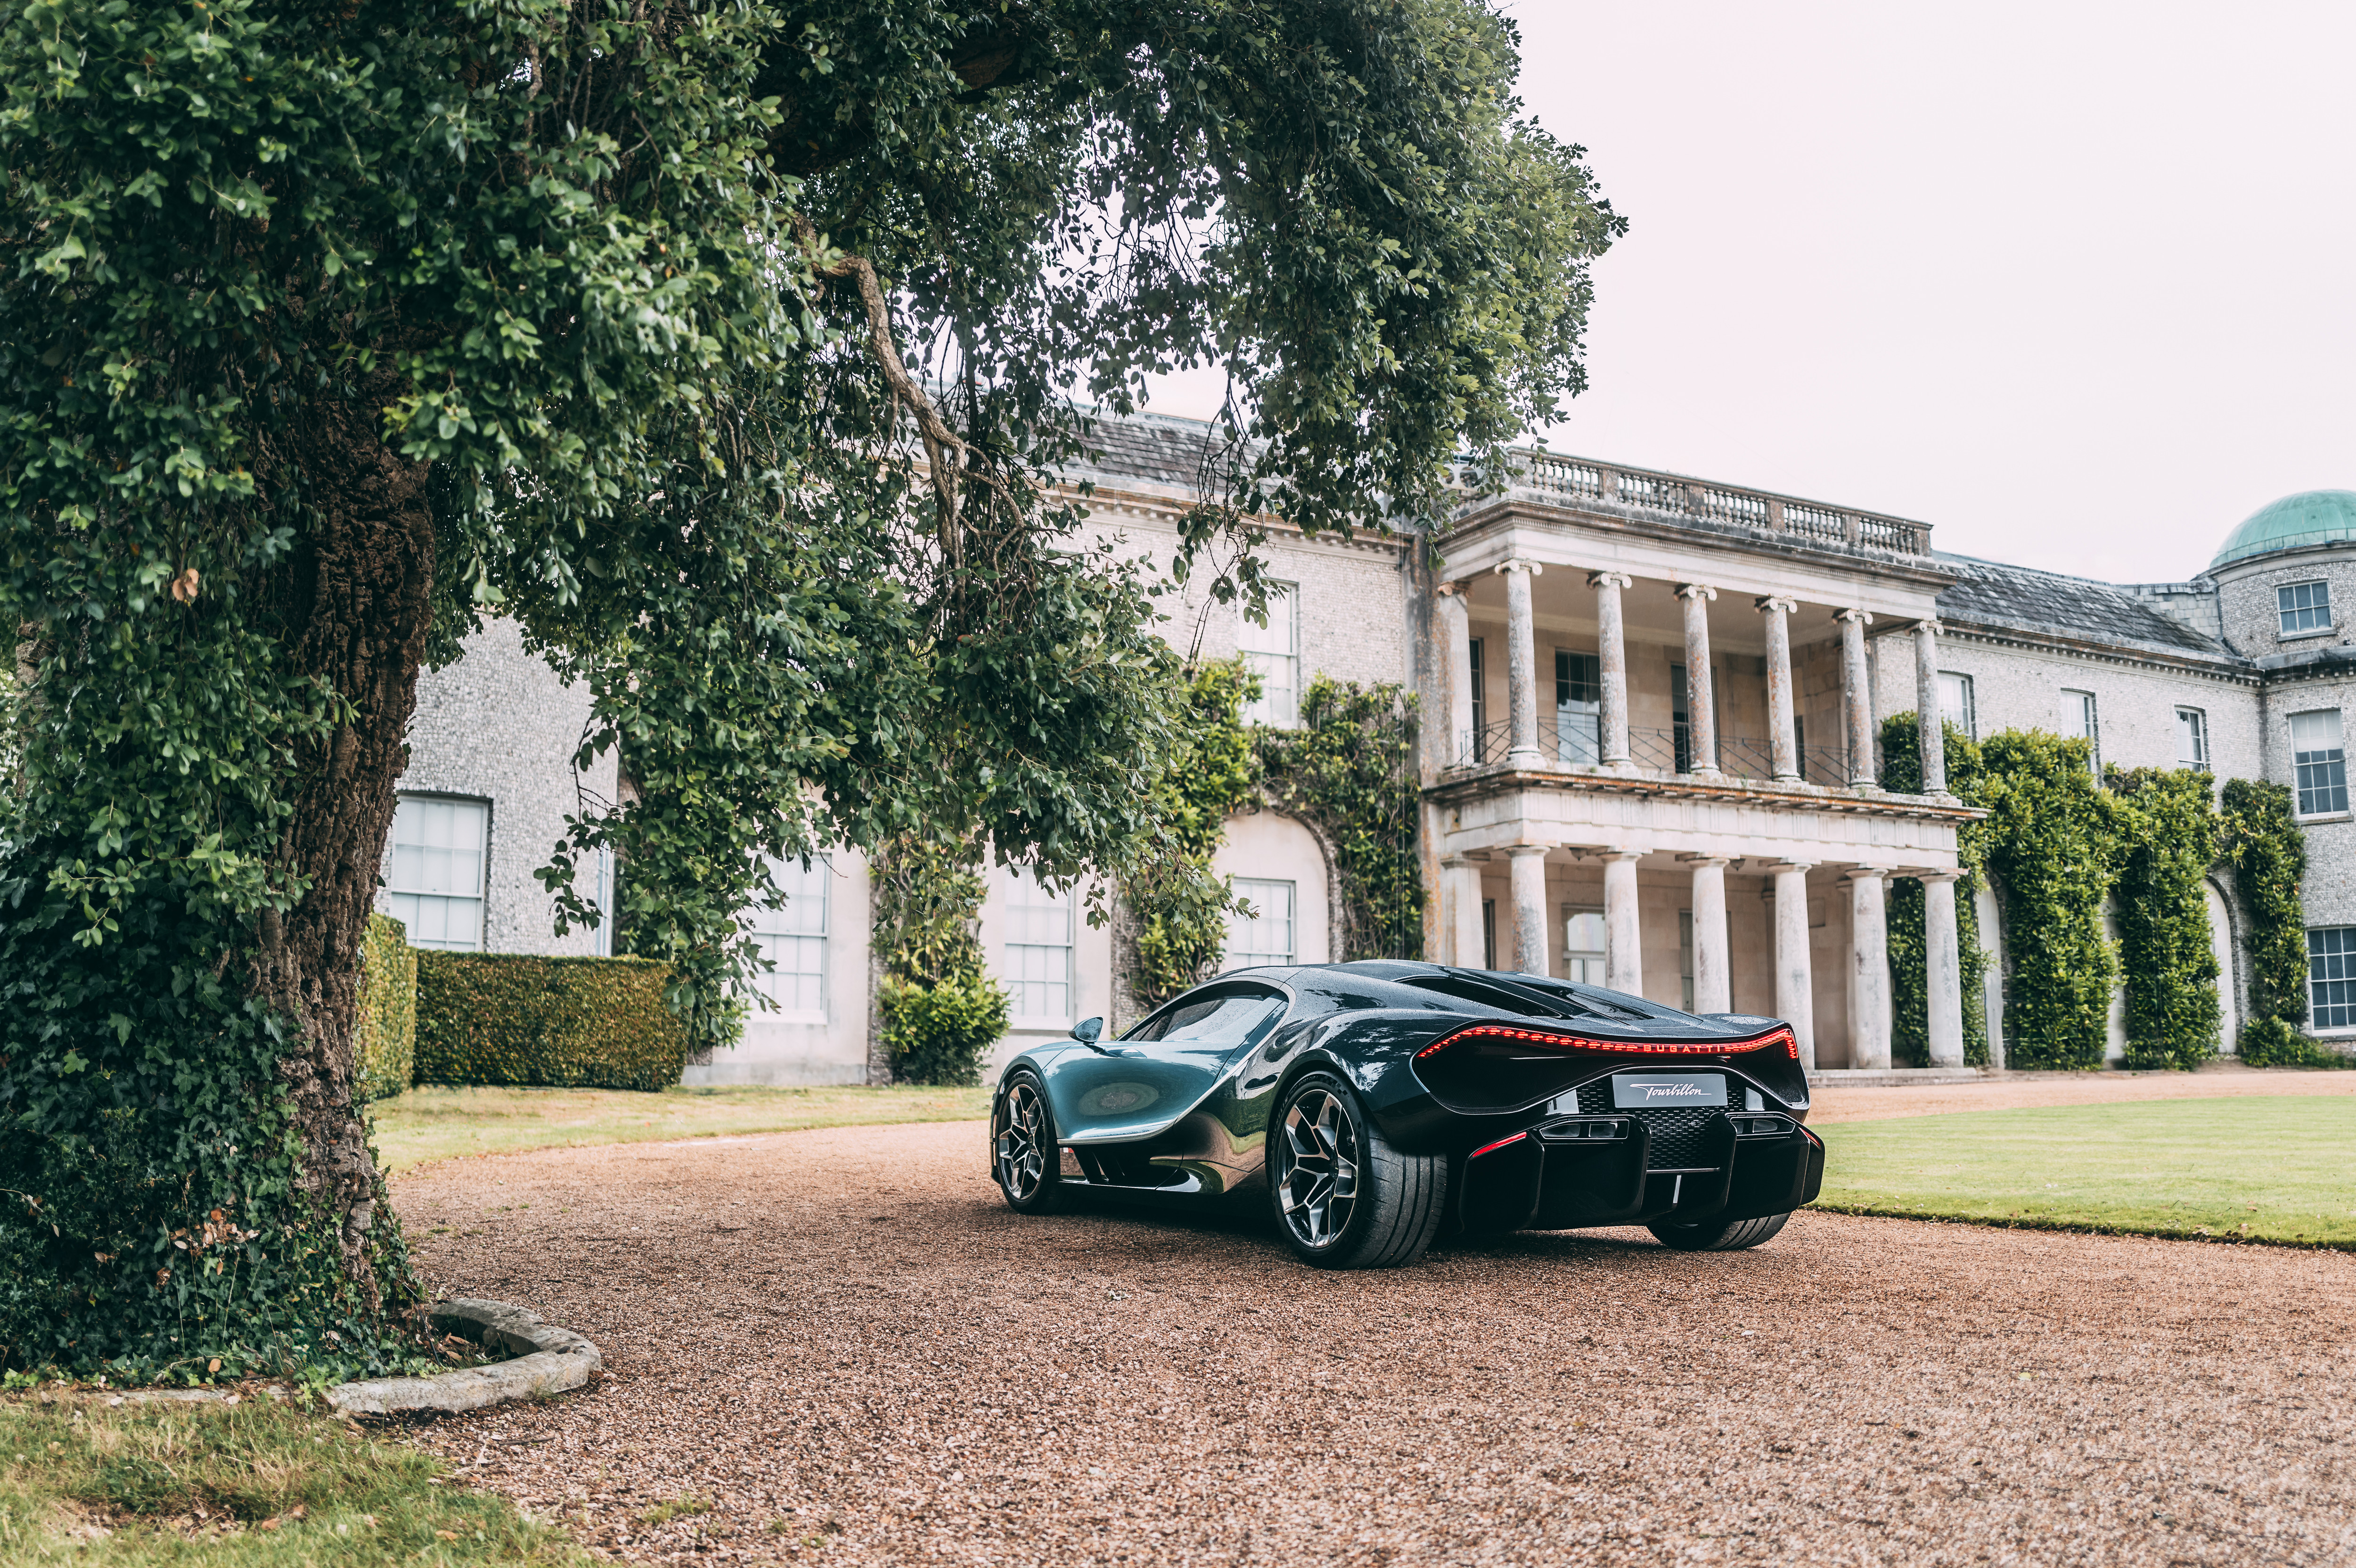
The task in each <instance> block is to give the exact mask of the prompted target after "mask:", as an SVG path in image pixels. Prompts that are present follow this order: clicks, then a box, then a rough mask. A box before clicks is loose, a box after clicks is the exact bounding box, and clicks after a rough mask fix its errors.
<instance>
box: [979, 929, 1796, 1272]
mask: <svg viewBox="0 0 2356 1568" xmlns="http://www.w3.org/2000/svg"><path fill="white" fill-rule="evenodd" d="M1696 1057H1707V1058H1708V1066H1709V1071H1708V1072H1688V1071H1679V1070H1678V1068H1679V1067H1680V1065H1681V1064H1682V1063H1685V1062H1690V1061H1693V1060H1694V1059H1695V1058H1696ZM1738 1090H1739V1091H1740V1094H1741V1098H1740V1099H1739V1100H1738V1099H1736V1098H1735V1097H1734V1095H1735V1093H1736V1092H1737V1091H1738ZM1730 1107H1736V1108H1739V1109H1740V1110H1741V1111H1743V1112H1744V1113H1746V1114H1744V1115H1740V1116H1732V1115H1729V1114H1728V1113H1729V1108H1730ZM1750 1113H1757V1114H1755V1115H1753V1114H1750ZM1807 1113H1808V1083H1807V1077H1806V1074H1805V1073H1804V1072H1802V1071H1801V1066H1800V1051H1799V1046H1798V1044H1797V1042H1796V1040H1795V1039H1794V1035H1793V1032H1792V1029H1791V1028H1790V1027H1789V1026H1788V1025H1786V1024H1784V1023H1783V1022H1781V1021H1780V1020H1778V1019H1766V1018H1745V1017H1740V1016H1737V1015H1732V1014H1725V1013H1719V1014H1713V1015H1711V1016H1709V1017H1707V1018H1704V1017H1698V1016H1696V1015H1694V1014H1690V1013H1684V1012H1679V1011H1677V1010H1676V1009H1675V1008H1665V1007H1662V1006H1660V1005H1659V1004H1658V1003H1655V1002H1649V1001H1646V1000H1644V998H1643V997H1633V996H1628V995H1623V994H1622V993H1619V992H1614V991H1606V990H1603V989H1601V988H1600V987H1592V986H1584V985H1578V984H1574V983H1570V982H1566V981H1561V980H1550V979H1546V978H1542V977H1539V976H1532V975H1521V974H1512V975H1508V974H1501V973H1492V972H1488V971H1484V970H1472V969H1459V968H1453V967H1449V966H1444V965H1437V964H1421V963H1414V962H1408V961H1398V960H1388V959H1385V960H1369V961H1365V962H1360V963H1355V964H1324V965H1286V966H1282V967H1270V968H1264V969H1247V970H1242V971H1239V972H1237V973H1236V974H1232V975H1228V976H1223V977H1221V978H1220V979H1217V980H1215V981H1213V982H1212V983H1211V984H1209V985H1207V986H1201V987H1196V988H1195V989H1194V990H1192V991H1189V992H1187V993H1185V994H1184V995H1183V996H1181V997H1178V998H1177V999H1176V1000H1175V1001H1173V1002H1171V1003H1169V1004H1168V1005H1166V1006H1164V1007H1163V1008H1162V1009H1161V1010H1159V1011H1158V1012H1155V1013H1153V1014H1151V1015H1150V1016H1149V1017H1147V1018H1146V1019H1144V1020H1143V1021H1142V1022H1141V1023H1139V1024H1137V1025H1136V1026H1134V1027H1133V1028H1131V1029H1130V1030H1129V1031H1128V1032H1127V1033H1125V1034H1123V1035H1122V1036H1121V1037H1120V1040H1119V1043H1118V1045H1117V1046H1112V1047H1108V1046H1104V1045H1099V1044H1098V1043H1097V1042H1095V1041H1094V1040H1079V1039H1077V1038H1075V1039H1071V1040H1059V1041H1056V1042H1055V1043H1052V1044H1047V1045H1040V1046H1034V1047H1033V1048H1031V1049H1030V1050H1028V1051H1023V1053H1022V1054H1021V1055H1019V1056H1017V1057H1015V1058H1014V1060H1013V1061H1011V1062H1010V1063H1008V1065H1007V1068H1006V1071H1005V1072H1004V1074H1003V1075H1002V1076H1001V1078H1000V1080H999V1087H998V1093H997V1095H996V1098H995V1101H994V1104H993V1106H992V1111H991V1175H992V1176H993V1177H995V1178H996V1179H997V1181H998V1185H999V1187H1000V1189H1001V1191H1003V1192H1004V1194H1005V1196H1006V1201H1007V1203H1008V1204H1009V1205H1010V1206H1011V1207H1012V1208H1013V1209H1014V1210H1016V1211H1018V1212H1021V1213H1025V1214H1047V1213H1054V1212H1057V1211H1063V1210H1066V1209H1068V1208H1070V1207H1072V1206H1074V1205H1076V1204H1079V1203H1083V1202H1091V1201H1120V1202H1127V1203H1132V1204H1149V1205H1150V1204H1162V1205H1179V1206H1199V1205H1205V1204H1219V1203H1240V1204H1247V1205H1249V1204H1261V1205H1265V1206H1266V1208H1267V1211H1268V1212H1269V1215H1270V1217H1271V1218H1272V1219H1273V1220H1274V1221H1275V1222H1276V1225H1277V1227H1278V1228H1279V1229H1280V1231H1281V1232H1282V1233H1283V1235H1284V1237H1285V1239H1286V1241H1287V1242H1288V1243H1290V1245H1291V1247H1292V1250H1293V1252H1294V1253H1296V1254H1297V1255H1299V1256H1300V1257H1301V1259H1302V1261H1304V1262H1306V1263H1310V1264H1316V1265H1318V1266H1320V1267H1325V1268H1379V1267H1385V1266H1388V1265H1392V1264H1408V1263H1412V1262H1414V1261H1415V1260H1416V1258H1418V1257H1419V1256H1420V1255H1421V1254H1422V1253H1423V1251H1424V1249H1425V1248H1426V1247H1427V1246H1429V1245H1430V1243H1432V1241H1433V1240H1434V1239H1435V1238H1437V1237H1439V1236H1440V1235H1441V1234H1443V1233H1444V1232H1451V1231H1455V1232H1465V1233H1468V1234H1472V1235H1480V1234H1483V1233H1494V1232H1503V1231H1515V1230H1525V1229H1527V1230H1575V1229H1580V1228H1582V1227H1585V1226H1590V1225H1599V1226H1600V1225H1632V1224H1633V1225H1644V1226H1646V1227H1648V1228H1649V1229H1650V1230H1651V1231H1652V1232H1653V1234H1654V1235H1655V1236H1656V1237H1658V1238H1659V1239H1660V1240H1661V1242H1662V1243H1664V1244H1665V1245H1668V1246H1671V1247H1676V1248H1679V1249H1681V1250H1685V1251H1692V1252H1728V1251H1734V1250H1737V1249H1740V1248H1744V1247H1754V1246H1757V1245H1759V1244H1760V1243H1762V1242H1764V1241H1766V1240H1767V1239H1768V1238H1770V1237H1772V1236H1773V1235H1774V1234H1775V1232H1777V1231H1779V1230H1781V1229H1782V1228H1783V1221H1785V1220H1787V1219H1789V1218H1790V1217H1791V1212H1792V1211H1793V1210H1794V1209H1796V1208H1798V1207H1799V1206H1800V1205H1802V1204H1804V1203H1807V1202H1810V1201H1812V1200H1814V1199H1815V1196H1816V1192H1817V1189H1818V1188H1819V1187H1821V1186H1822V1184H1823V1180H1824V1144H1823V1142H1822V1140H1820V1139H1819V1138H1817V1136H1815V1134H1814V1133H1811V1132H1810V1131H1808V1129H1807V1128H1806V1127H1805V1126H1804V1125H1801V1124H1802V1123H1803V1122H1804V1119H1805V1118H1806V1116H1807ZM1059 1145H1065V1146H1070V1147H1067V1148H1066V1149H1065V1150H1064V1151H1063V1152H1064V1156H1065V1157H1061V1158H1058V1157H1055V1155H1054V1154H1053V1153H1052V1152H1050V1151H1055V1150H1056V1149H1057V1147H1058V1146H1059Z"/></svg>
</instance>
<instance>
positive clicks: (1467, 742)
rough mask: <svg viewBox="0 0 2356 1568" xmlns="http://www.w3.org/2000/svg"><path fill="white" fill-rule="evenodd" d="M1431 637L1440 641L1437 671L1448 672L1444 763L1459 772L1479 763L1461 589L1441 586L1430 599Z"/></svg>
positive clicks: (1469, 629) (1468, 623)
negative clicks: (1447, 742)
mask: <svg viewBox="0 0 2356 1568" xmlns="http://www.w3.org/2000/svg"><path fill="white" fill-rule="evenodd" d="M1431 635H1433V636H1434V637H1437V638H1438V639H1439V640H1440V656H1441V663H1440V668H1442V669H1444V670H1446V671H1447V672H1448V706H1447V712H1446V717H1447V720H1448V741H1449V744H1448V761H1447V763H1445V764H1443V765H1444V766H1447V767H1451V768H1461V767H1465V766H1468V765H1469V764H1471V763H1475V762H1477V761H1479V760H1480V758H1479V753H1478V752H1477V751H1476V750H1475V747H1474V743H1473V742H1474V737H1473V734H1472V619H1471V616H1470V615H1469V613H1467V612H1466V610H1465V608H1464V585H1463V584H1462V583H1461V582H1443V583H1441V584H1440V588H1439V591H1438V592H1436V593H1434V594H1433V595H1432V606H1431Z"/></svg>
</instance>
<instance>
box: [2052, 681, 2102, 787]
mask: <svg viewBox="0 0 2356 1568" xmlns="http://www.w3.org/2000/svg"><path fill="white" fill-rule="evenodd" d="M2061 699H2062V703H2063V707H2062V711H2063V712H2065V713H2066V712H2068V711H2070V709H2071V708H2072V707H2075V708H2076V709H2077V710H2078V712H2077V719H2076V722H2077V725H2078V728H2077V729H2076V730H2075V731H2071V732H2068V733H2067V734H2065V736H2064V739H2067V740H2072V741H2074V740H2078V739H2080V738H2082V737H2083V739H2084V740H2085V741H2086V743H2087V744H2086V765H2087V766H2088V767H2090V768H2092V769H2093V770H2094V777H2095V778H2097V779H2100V778H2101V777H2102V776H2103V709H2102V705H2101V704H2100V703H2098V702H2097V701H2096V700H2095V699H2094V693H2093V692H2091V691H2085V690H2082V689H2080V688H2076V687H2068V686H2065V687H2063V688H2061Z"/></svg>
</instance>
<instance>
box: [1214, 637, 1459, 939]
mask: <svg viewBox="0 0 2356 1568" xmlns="http://www.w3.org/2000/svg"><path fill="white" fill-rule="evenodd" d="M1256 739H1257V743H1258V753H1259V767H1260V777H1261V786H1262V788H1263V789H1265V791H1266V792H1267V794H1268V797H1269V799H1270V800H1271V801H1273V802H1274V803H1275V804H1276V805H1277V806H1278V808H1279V809H1280V810H1282V811H1286V812H1289V813H1290V814H1291V815H1292V816H1298V817H1300V818H1301V820H1303V821H1305V822H1308V823H1311V824H1312V825H1313V826H1314V827H1316V828H1317V830H1318V831H1319V832H1321V833H1323V835H1324V836H1325V840H1326V842H1327V843H1329V844H1331V845H1332V846H1333V862H1334V869H1335V871H1336V872H1337V874H1338V875H1339V877H1340V879H1341V893H1342V896H1341V898H1340V900H1339V901H1338V902H1339V904H1340V907H1341V910H1342V914H1343V928H1342V929H1341V930H1339V931H1336V932H1335V933H1333V954H1334V955H1335V957H1336V958H1338V959H1342V960H1344V961H1347V960H1349V959H1353V958H1420V957H1421V956H1423V901H1424V886H1423V869H1422V866H1421V864H1420V862H1419V859H1418V857H1417V854H1416V837H1417V833H1418V830H1419V819H1420V816H1421V809H1420V808H1421V805H1422V791H1421V788H1420V782H1419V778H1418V775H1417V772H1416V761H1415V746H1416V699H1415V695H1414V694H1413V693H1412V692H1409V691H1408V689H1407V688H1404V687H1402V686H1399V685H1398V684H1396V683H1394V682H1390V681H1375V682H1371V683H1369V684H1367V685H1364V686H1361V685H1359V684H1358V683H1356V682H1355V681H1345V680H1329V679H1327V678H1326V677H1323V676H1319V677H1316V678H1315V679H1313V680H1312V681H1311V682H1310V683H1309V689H1308V690H1307V691H1306V692H1305V693H1303V694H1302V696H1301V727H1300V728H1299V729H1297V730H1262V731H1258V736H1257V738H1256Z"/></svg>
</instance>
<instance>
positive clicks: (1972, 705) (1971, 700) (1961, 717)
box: [1939, 669, 1980, 741]
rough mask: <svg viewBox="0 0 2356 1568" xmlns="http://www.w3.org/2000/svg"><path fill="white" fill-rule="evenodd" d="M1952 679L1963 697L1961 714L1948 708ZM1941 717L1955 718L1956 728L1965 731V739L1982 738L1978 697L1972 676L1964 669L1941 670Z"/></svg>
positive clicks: (1944, 718)
mask: <svg viewBox="0 0 2356 1568" xmlns="http://www.w3.org/2000/svg"><path fill="white" fill-rule="evenodd" d="M1951 680H1952V681H1954V683H1955V689H1956V692H1957V693H1958V695H1960V696H1961V697H1962V699H1963V702H1962V708H1963V711H1962V713H1960V714H1957V713H1953V712H1950V711H1949V710H1948V708H1947V683H1948V682H1949V681H1951ZM1939 717H1940V718H1941V719H1943V720H1950V719H1951V720H1954V724H1955V728H1956V729H1958V730H1961V731H1963V732H1964V735H1965V739H1967V740H1973V741H1976V740H1978V739H1979V738H1980V718H1979V705H1978V699H1977V698H1976V696H1975V694H1974V693H1973V690H1972V677H1970V676H1968V675H1965V673H1964V672H1963V671H1962V670H1959V669H1943V670H1941V671H1940V672H1939Z"/></svg>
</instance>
